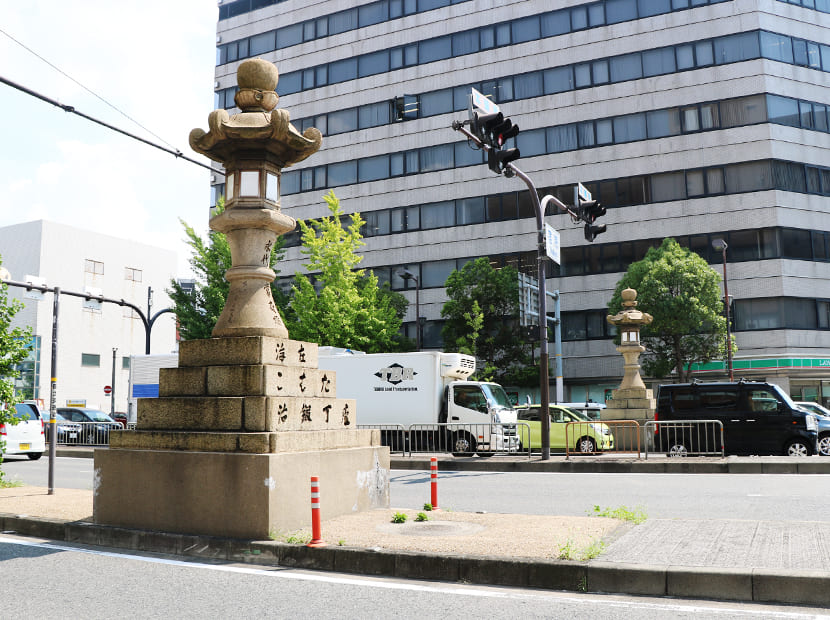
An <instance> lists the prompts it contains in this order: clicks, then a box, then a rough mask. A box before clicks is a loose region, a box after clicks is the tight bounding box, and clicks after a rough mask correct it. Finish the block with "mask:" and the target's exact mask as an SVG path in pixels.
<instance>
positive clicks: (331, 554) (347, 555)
mask: <svg viewBox="0 0 830 620" xmlns="http://www.w3.org/2000/svg"><path fill="white" fill-rule="evenodd" d="M0 531H2V532H3V533H14V534H20V535H24V536H34V537H38V538H47V539H50V540H57V541H64V542H69V543H76V544H82V545H91V546H97V547H114V548H118V549H124V550H130V551H144V552H152V553H164V554H171V555H180V556H186V557H193V558H202V559H215V560H224V561H230V562H239V563H246V564H255V565H264V566H284V567H290V568H304V569H313V570H324V571H336V572H341V573H350V574H359V575H374V576H385V577H398V578H405V579H428V580H434V581H448V582H464V583H473V584H481V585H498V586H515V587H530V588H542V589H547V590H565V591H572V592H604V593H622V594H639V595H647V596H676V597H684V598H701V599H721V600H732V601H746V602H765V603H790V604H798V605H814V606H830V588H827V583H828V578H829V577H828V574H827V573H825V572H821V571H779V570H768V569H764V570H762V569H732V568H721V567H683V566H668V565H665V566H648V565H640V564H623V563H613V562H603V561H601V560H592V561H589V562H574V561H565V560H534V559H528V558H502V557H479V556H464V555H459V556H446V555H438V554H430V553H419V552H408V551H403V552H402V551H391V550H380V549H379V550H373V549H365V548H357V547H346V546H343V547H339V546H330V547H320V548H313V549H312V548H308V547H306V546H304V545H292V544H287V543H281V542H274V541H247V540H239V539H230V538H217V537H211V536H195V535H182V534H170V533H166V532H154V531H146V530H134V529H129V528H121V527H113V526H108V525H97V524H94V523H86V522H82V521H62V520H59V519H45V518H36V517H28V516H22V515H11V514H3V513H0Z"/></svg>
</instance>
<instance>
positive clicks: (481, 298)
mask: <svg viewBox="0 0 830 620" xmlns="http://www.w3.org/2000/svg"><path fill="white" fill-rule="evenodd" d="M445 286H446V289H447V297H448V300H447V301H446V303H444V307H443V308H442V309H441V316H442V317H444V319H446V320H445V322H444V328H443V330H442V332H441V334H442V336H443V338H444V348H445V349H446V350H447V351H457V352H461V353H468V354H470V355H475V356H476V358H478V359H479V360H480V361H483V362H484V368H483V369H482V370H481V372H479V373H477V374H478V375H479V376H482V377H484V378H488V379H490V378H492V379H495V380H497V381H501V382H503V383H507V384H511V385H526V384H527V382H528V375H533V374H534V373H533V369H532V367H533V364H532V363H531V360H530V353H529V352H528V351H526V350H525V346H526V345H525V344H524V343H523V339H522V338H521V335H520V333H519V324H518V316H519V276H518V272H517V271H516V269H515V268H514V267H504V268H502V269H494V268H493V266H492V265H491V264H490V261H489V259H487V258H486V257H483V258H478V259H476V260H474V261H470V262H468V263H467V264H465V265H464V267H463V268H461V269H460V270H455V271H453V272H452V273H451V274H450V276H449V277H448V278H447V282H446V285H445ZM528 368H530V370H528ZM538 376H539V375H538V367H537V370H536V371H535V377H536V378H537V379H538Z"/></svg>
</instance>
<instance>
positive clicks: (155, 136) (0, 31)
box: [0, 28, 178, 150]
mask: <svg viewBox="0 0 830 620" xmlns="http://www.w3.org/2000/svg"><path fill="white" fill-rule="evenodd" d="M0 33H2V34H4V35H6V36H7V37H8V38H9V39H11V40H12V41H14V42H15V43H17V44H18V45H19V46H20V47H22V48H23V49H24V50H26V51H27V52H29V53H30V54H32V55H33V56H35V57H36V58H38V59H39V60H42V61H43V62H45V63H46V64H47V65H49V66H50V67H52V68H53V69H54V70H55V71H57V72H58V73H60V74H61V75H62V76H64V77H65V78H67V79H68V80H71V81H72V82H74V83H75V84H77V85H78V86H80V87H81V88H83V89H84V90H85V91H86V92H88V93H89V94H90V95H92V96H93V97H95V98H96V99H98V100H100V101H102V102H104V103H105V104H107V105H108V106H109V107H111V108H112V109H113V110H115V111H116V112H118V113H119V114H120V115H121V116H123V117H124V118H126V119H128V120H130V121H131V122H133V123H135V124H136V125H138V126H139V127H141V128H142V129H143V130H144V131H146V132H147V133H149V134H150V135H151V136H153V137H154V138H156V139H158V140H161V141H162V142H164V144H166V145H167V146H169V147H170V148H171V149H175V148H176V147H175V146H173V145H172V144H170V143H169V142H168V141H167V140H165V139H164V138H162V137H161V136H159V135H157V134H155V133H153V132H152V131H150V130H149V129H147V128H146V127H145V126H144V125H142V124H141V123H139V122H138V121H137V120H135V119H134V118H132V117H131V116H129V115H128V114H127V113H126V112H123V111H122V110H120V109H118V107H116V106H115V105H113V104H112V103H110V102H109V101H107V100H106V99H104V98H103V97H101V96H100V95H98V93H96V92H94V91H92V90H91V89H89V88H87V87H86V86H84V85H83V84H81V83H80V82H79V81H78V80H76V79H75V78H73V77H72V76H71V75H69V74H68V73H66V72H65V71H64V70H63V69H61V68H60V67H58V66H56V65H55V64H53V63H51V62H49V61H48V60H47V59H46V58H44V57H43V56H41V55H40V54H38V53H37V52H36V51H34V50H33V49H32V48H30V47H27V46H26V45H25V44H24V43H22V42H21V41H18V40H17V39H15V38H14V37H13V36H12V35H10V34H9V33H8V32H6V31H5V30H3V29H2V28H0ZM176 150H178V149H176Z"/></svg>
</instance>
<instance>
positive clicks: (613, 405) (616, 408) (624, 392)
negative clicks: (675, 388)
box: [601, 387, 657, 451]
mask: <svg viewBox="0 0 830 620" xmlns="http://www.w3.org/2000/svg"><path fill="white" fill-rule="evenodd" d="M607 405H608V406H607V407H606V408H605V409H603V410H602V414H601V419H602V420H634V421H636V422H637V424H639V425H640V435H639V442H640V443H639V445H640V449H641V450H642V449H645V447H646V446H647V445H649V446H650V445H651V444H647V443H646V442H649V441H651V440H652V437H650V436H649V434H648V433H646V431H645V429H644V428H643V427H644V425H645V423H646V422H649V421H651V420H654V412H655V410H656V409H657V401H656V400H655V399H654V393H653V391H652V390H648V389H646V388H644V387H642V388H641V387H630V388H619V389H616V390H614V391H613V392H611V400H610V401H608V402H607ZM612 430H613V432H614V439H615V445H616V446H617V449H618V450H626V451H630V450H632V449H635V448H636V446H637V445H638V444H637V441H638V436H637V434H636V433H635V432H634V430H633V428H628V427H625V426H619V427H617V428H614V429H612Z"/></svg>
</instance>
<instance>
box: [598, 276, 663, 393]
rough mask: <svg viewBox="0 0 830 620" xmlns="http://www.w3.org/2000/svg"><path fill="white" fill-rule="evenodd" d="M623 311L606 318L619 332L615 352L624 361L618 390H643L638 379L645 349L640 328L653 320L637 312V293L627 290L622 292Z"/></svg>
mask: <svg viewBox="0 0 830 620" xmlns="http://www.w3.org/2000/svg"><path fill="white" fill-rule="evenodd" d="M622 299H623V310H622V311H621V312H618V313H617V314H615V315H613V316H611V315H609V316H608V317H607V320H608V322H609V323H611V324H612V325H614V326H616V327H617V329H619V330H620V346H618V347H617V351H619V352H620V353H622V355H623V359H625V366H624V368H625V375H624V376H623V380H622V383H620V389H625V388H633V387H639V388H643V389H645V387H646V385H645V383H643V379H642V378H641V377H640V364H639V358H640V354H641V353H643V352H644V351H645V350H646V349H645V347H644V346H643V345H641V344H640V326H641V325H648V324H649V323H651V321H652V320H653V317H652V316H651V315H650V314H647V313H645V312H642V311H640V310H637V291H635V290H634V289H633V288H627V289H625V290H624V291H623V292H622Z"/></svg>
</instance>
